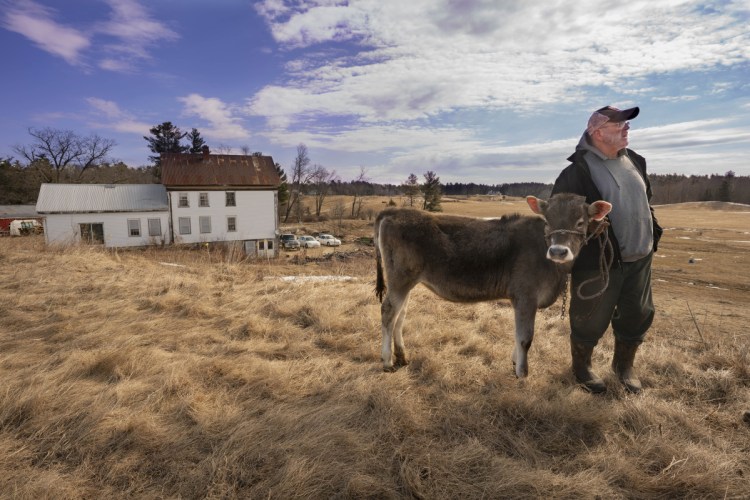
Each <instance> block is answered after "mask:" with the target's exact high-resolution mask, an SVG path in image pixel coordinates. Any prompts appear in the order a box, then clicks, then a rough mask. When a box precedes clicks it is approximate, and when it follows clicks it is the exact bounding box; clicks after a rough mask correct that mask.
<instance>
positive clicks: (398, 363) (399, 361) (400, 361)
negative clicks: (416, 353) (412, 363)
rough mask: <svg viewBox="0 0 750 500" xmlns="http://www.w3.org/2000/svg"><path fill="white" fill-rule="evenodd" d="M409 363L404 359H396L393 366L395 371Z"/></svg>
mask: <svg viewBox="0 0 750 500" xmlns="http://www.w3.org/2000/svg"><path fill="white" fill-rule="evenodd" d="M408 365H409V362H408V361H407V360H406V358H399V357H397V358H396V361H395V362H394V363H393V366H395V367H396V369H398V368H401V367H402V366H408Z"/></svg>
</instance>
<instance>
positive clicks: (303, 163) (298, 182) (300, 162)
mask: <svg viewBox="0 0 750 500" xmlns="http://www.w3.org/2000/svg"><path fill="white" fill-rule="evenodd" d="M310 173H311V170H310V157H309V156H308V154H307V146H305V145H304V144H299V145H298V146H297V156H296V157H295V158H294V165H292V181H291V182H290V183H289V203H287V206H286V214H285V215H284V222H287V221H288V220H289V215H291V214H292V213H294V209H295V207H297V206H298V205H300V203H301V196H302V190H303V189H304V186H305V185H307V184H308V183H309V182H310ZM298 208H299V210H297V213H299V214H301V213H302V211H301V208H302V207H298Z"/></svg>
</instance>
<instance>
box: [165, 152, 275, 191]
mask: <svg viewBox="0 0 750 500" xmlns="http://www.w3.org/2000/svg"><path fill="white" fill-rule="evenodd" d="M161 182H162V184H164V185H165V186H167V187H168V188H179V187H197V186H201V187H211V186H216V187H219V186H221V187H232V188H235V189H242V188H243V187H244V188H258V187H267V188H276V187H278V186H279V184H281V180H280V179H279V174H278V173H277V172H276V167H275V165H274V163H273V158H271V157H270V156H251V155H213V154H207V153H198V154H180V153H162V155H161Z"/></svg>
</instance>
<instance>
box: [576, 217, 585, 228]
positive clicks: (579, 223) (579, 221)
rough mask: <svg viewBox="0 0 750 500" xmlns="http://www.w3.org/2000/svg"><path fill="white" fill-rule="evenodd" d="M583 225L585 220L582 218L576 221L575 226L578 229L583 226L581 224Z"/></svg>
mask: <svg viewBox="0 0 750 500" xmlns="http://www.w3.org/2000/svg"><path fill="white" fill-rule="evenodd" d="M585 225H586V222H585V221H584V220H583V219H578V222H576V227H577V228H578V229H581V228H583V226H585Z"/></svg>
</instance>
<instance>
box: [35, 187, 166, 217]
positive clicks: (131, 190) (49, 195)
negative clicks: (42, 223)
mask: <svg viewBox="0 0 750 500" xmlns="http://www.w3.org/2000/svg"><path fill="white" fill-rule="evenodd" d="M168 203H169V201H168V200H167V190H166V188H165V187H164V186H163V185H161V184H42V187H41V188H40V189H39V198H37V202H36V211H37V212H38V213H44V214H49V213H83V212H154V211H162V210H168V209H169V204H168Z"/></svg>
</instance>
